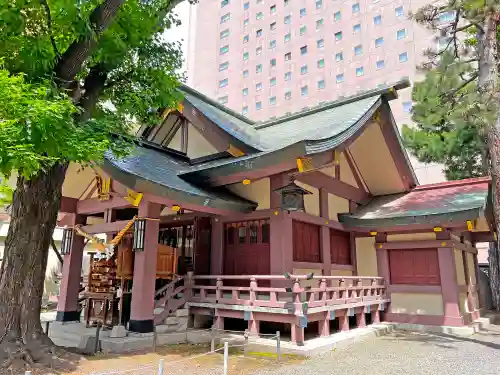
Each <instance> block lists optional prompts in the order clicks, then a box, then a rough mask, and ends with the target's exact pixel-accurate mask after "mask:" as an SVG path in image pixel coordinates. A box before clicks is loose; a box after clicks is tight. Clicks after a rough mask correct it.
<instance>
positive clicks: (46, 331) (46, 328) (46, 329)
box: [45, 320, 50, 336]
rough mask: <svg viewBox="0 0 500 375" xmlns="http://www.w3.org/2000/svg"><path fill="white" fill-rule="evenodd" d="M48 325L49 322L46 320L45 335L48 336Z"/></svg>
mask: <svg viewBox="0 0 500 375" xmlns="http://www.w3.org/2000/svg"><path fill="white" fill-rule="evenodd" d="M49 325H50V320H47V321H46V322H45V334H46V335H47V336H48V335H49Z"/></svg>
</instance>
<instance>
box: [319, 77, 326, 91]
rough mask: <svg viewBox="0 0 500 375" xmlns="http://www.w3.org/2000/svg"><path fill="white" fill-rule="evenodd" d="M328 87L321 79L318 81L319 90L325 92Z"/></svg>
mask: <svg viewBox="0 0 500 375" xmlns="http://www.w3.org/2000/svg"><path fill="white" fill-rule="evenodd" d="M325 87H326V83H325V80H324V79H320V80H319V81H318V90H323V89H324V88H325Z"/></svg>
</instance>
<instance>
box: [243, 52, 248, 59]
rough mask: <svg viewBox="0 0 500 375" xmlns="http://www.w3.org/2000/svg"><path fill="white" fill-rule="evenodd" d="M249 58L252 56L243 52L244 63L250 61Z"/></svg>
mask: <svg viewBox="0 0 500 375" xmlns="http://www.w3.org/2000/svg"><path fill="white" fill-rule="evenodd" d="M249 56H250V54H249V53H248V52H243V60H244V61H246V60H248V57H249Z"/></svg>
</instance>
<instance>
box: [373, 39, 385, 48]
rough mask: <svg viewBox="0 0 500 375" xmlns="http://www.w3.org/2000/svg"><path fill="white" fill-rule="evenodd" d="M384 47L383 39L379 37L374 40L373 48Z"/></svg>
mask: <svg viewBox="0 0 500 375" xmlns="http://www.w3.org/2000/svg"><path fill="white" fill-rule="evenodd" d="M383 45H384V38H383V37H379V38H377V39H375V47H382V46H383Z"/></svg>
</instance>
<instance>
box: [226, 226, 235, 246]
mask: <svg viewBox="0 0 500 375" xmlns="http://www.w3.org/2000/svg"><path fill="white" fill-rule="evenodd" d="M234 234H235V228H234V227H233V226H231V227H227V228H226V241H227V244H228V245H233V244H234Z"/></svg>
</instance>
